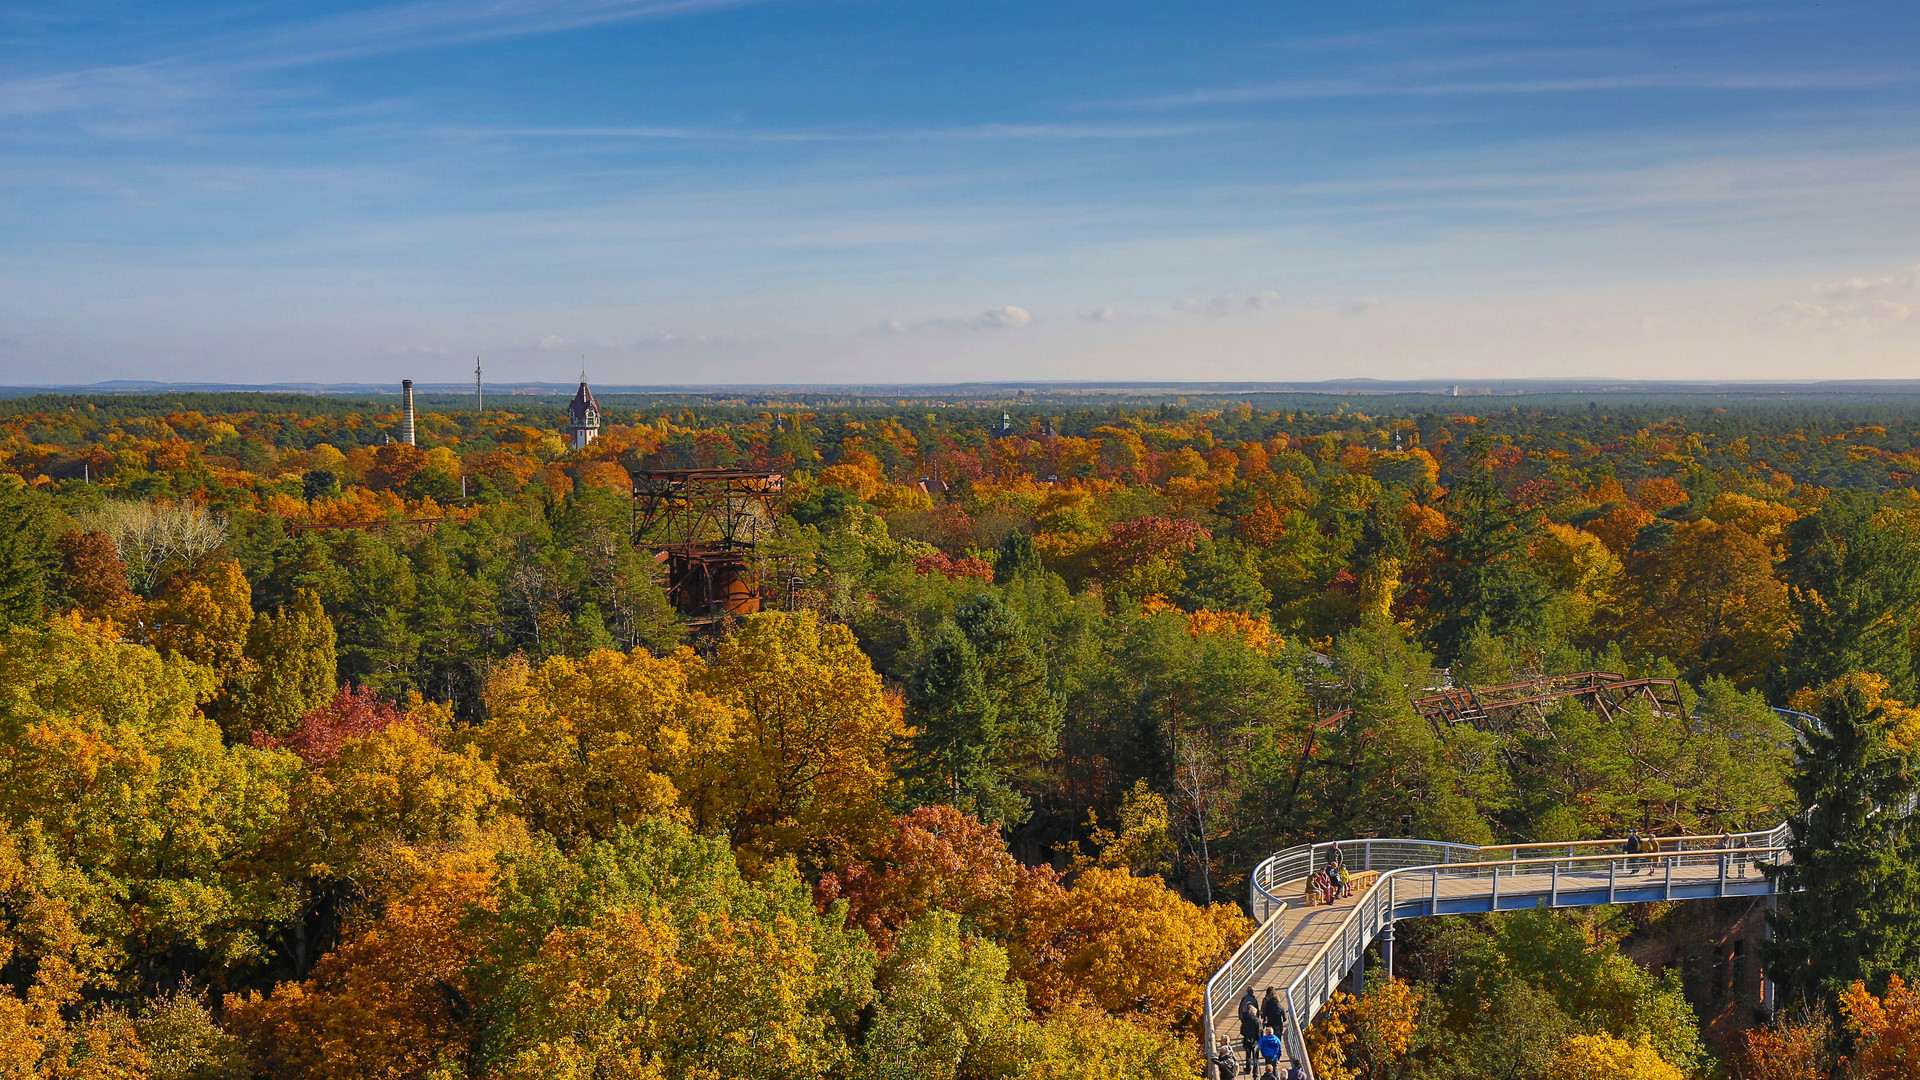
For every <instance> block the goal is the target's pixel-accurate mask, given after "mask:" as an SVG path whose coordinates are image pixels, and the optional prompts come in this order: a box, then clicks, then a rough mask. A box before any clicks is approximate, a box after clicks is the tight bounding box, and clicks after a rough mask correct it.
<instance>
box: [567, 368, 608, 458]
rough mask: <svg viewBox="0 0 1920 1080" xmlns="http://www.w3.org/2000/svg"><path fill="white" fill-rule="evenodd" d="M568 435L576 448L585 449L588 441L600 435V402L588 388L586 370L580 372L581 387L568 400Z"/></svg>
mask: <svg viewBox="0 0 1920 1080" xmlns="http://www.w3.org/2000/svg"><path fill="white" fill-rule="evenodd" d="M567 435H568V436H569V438H568V441H569V442H571V443H572V444H573V448H574V449H575V450H585V449H586V448H587V444H588V443H590V442H592V441H593V440H595V439H597V438H599V437H600V403H599V402H598V401H596V400H594V397H593V391H592V390H590V389H588V388H587V373H586V372H584V371H583V372H581V373H580V389H579V390H578V391H577V392H575V394H574V395H573V400H572V401H569V402H567Z"/></svg>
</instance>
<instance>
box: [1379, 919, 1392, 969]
mask: <svg viewBox="0 0 1920 1080" xmlns="http://www.w3.org/2000/svg"><path fill="white" fill-rule="evenodd" d="M1380 973H1381V974H1382V975H1385V976H1386V977H1387V978H1389V979H1391V978H1393V924H1392V923H1391V922H1389V923H1388V924H1387V925H1386V927H1385V928H1383V929H1382V930H1381V931H1380Z"/></svg>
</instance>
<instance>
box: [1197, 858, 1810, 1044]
mask: <svg viewBox="0 0 1920 1080" xmlns="http://www.w3.org/2000/svg"><path fill="white" fill-rule="evenodd" d="M1722 836H1725V837H1727V838H1728V840H1729V841H1730V842H1731V843H1732V846H1722V844H1721V842H1720V838H1721V837H1722ZM1656 839H1657V840H1658V842H1659V845H1660V846H1659V848H1658V849H1657V850H1651V851H1643V852H1635V853H1627V852H1616V851H1593V850H1591V849H1593V848H1612V847H1618V846H1620V845H1623V844H1625V843H1626V841H1625V840H1624V839H1607V840H1576V841H1565V842H1559V843H1553V842H1534V843H1526V844H1489V845H1483V846H1476V845H1471V844H1454V843H1448V842H1444V841H1436V840H1413V839H1404V838H1369V839H1363V840H1341V841H1329V842H1324V843H1319V844H1302V845H1298V846H1295V847H1292V848H1288V849H1286V850H1284V851H1280V852H1276V853H1275V854H1273V855H1272V856H1269V857H1268V858H1266V859H1264V860H1262V861H1261V862H1260V864H1259V865H1258V866H1256V867H1255V868H1254V873H1253V874H1252V875H1250V882H1249V892H1250V894H1251V895H1250V898H1249V899H1250V900H1251V901H1252V903H1253V906H1254V911H1255V912H1256V915H1264V918H1263V919H1262V922H1261V925H1260V928H1259V929H1258V930H1257V931H1256V932H1255V933H1254V934H1253V935H1252V936H1251V937H1249V938H1248V939H1247V941H1246V942H1244V943H1242V944H1241V946H1240V947H1239V948H1238V949H1236V950H1234V953H1233V955H1232V956H1230V957H1229V958H1228V960H1227V962H1226V963H1225V964H1224V965H1222V966H1221V968H1220V969H1219V970H1218V971H1216V972H1215V973H1214V975H1213V977H1212V978H1209V979H1208V980H1207V983H1206V986H1205V988H1204V989H1203V991H1202V1002H1201V1003H1202V1005H1203V1007H1204V1009H1205V1013H1204V1017H1205V1018H1204V1020H1203V1022H1202V1024H1203V1038H1204V1039H1205V1040H1206V1042H1205V1049H1206V1052H1207V1053H1212V1051H1213V1044H1214V1040H1215V1037H1216V1033H1215V1031H1214V1025H1213V1020H1214V1013H1215V1011H1216V1005H1215V1002H1216V1001H1218V1002H1219V1003H1220V1004H1221V1005H1224V1004H1225V1003H1226V1000H1227V999H1228V998H1231V997H1236V996H1238V995H1239V993H1240V992H1241V991H1243V990H1244V989H1245V988H1246V986H1247V985H1248V984H1249V983H1250V981H1251V980H1252V978H1253V977H1254V976H1255V975H1256V974H1257V973H1258V970H1259V968H1260V967H1261V966H1262V965H1263V964H1265V963H1266V962H1267V960H1268V959H1270V958H1271V957H1272V956H1273V955H1274V954H1275V953H1276V952H1278V951H1279V949H1280V947H1281V945H1282V943H1283V938H1284V932H1283V931H1284V924H1285V918H1284V916H1285V914H1286V912H1287V911H1288V910H1289V907H1290V905H1289V904H1288V902H1287V900H1285V899H1283V898H1282V897H1281V896H1280V895H1278V894H1277V892H1276V890H1277V891H1279V892H1284V891H1285V890H1287V889H1288V888H1289V887H1291V886H1293V885H1296V884H1297V883H1299V882H1300V881H1302V880H1303V879H1305V878H1307V877H1308V876H1310V875H1311V874H1312V872H1313V871H1314V870H1316V869H1318V868H1320V867H1322V866H1326V865H1327V864H1328V863H1329V862H1331V861H1332V860H1333V858H1334V857H1335V855H1336V853H1337V855H1338V858H1339V860H1340V861H1341V862H1342V863H1343V864H1344V865H1345V866H1347V867H1348V868H1349V869H1351V870H1359V871H1362V872H1364V871H1366V870H1375V871H1379V877H1378V878H1376V879H1375V880H1374V882H1373V883H1372V884H1371V885H1370V886H1369V887H1368V888H1367V889H1366V891H1365V893H1364V894H1363V895H1362V897H1361V899H1360V902H1359V903H1358V904H1355V905H1354V906H1353V908H1352V909H1351V910H1349V911H1348V913H1347V915H1346V916H1345V917H1344V918H1343V919H1342V920H1341V922H1340V925H1339V927H1338V929H1337V930H1336V931H1335V932H1334V933H1333V934H1332V935H1331V936H1330V937H1328V938H1326V939H1325V940H1324V941H1322V942H1321V943H1320V945H1319V947H1318V948H1316V949H1314V951H1313V952H1312V953H1311V954H1309V955H1308V956H1306V957H1305V958H1304V960H1303V961H1302V962H1301V968H1300V971H1299V973H1298V974H1297V975H1295V976H1294V978H1293V979H1292V980H1291V981H1290V982H1289V983H1288V984H1287V987H1286V989H1285V995H1286V1001H1287V1012H1288V1016H1289V1019H1290V1023H1289V1025H1288V1027H1289V1029H1290V1031H1289V1034H1288V1037H1287V1038H1288V1048H1289V1049H1288V1052H1289V1054H1291V1055H1292V1056H1293V1057H1294V1058H1295V1060H1298V1061H1301V1062H1302V1063H1303V1064H1304V1065H1305V1067H1306V1069H1307V1072H1308V1075H1309V1076H1311V1075H1312V1065H1311V1063H1310V1062H1308V1061H1307V1059H1306V1056H1305V1055H1306V1048H1305V1041H1304V1038H1303V1032H1304V1029H1305V1027H1306V1025H1308V1024H1310V1023H1311V1022H1312V1020H1313V1016H1314V1014H1316V1013H1317V1012H1319V1010H1320V1007H1321V1006H1322V1005H1324V1004H1325V1002H1326V1001H1327V1000H1328V998H1330V997H1331V996H1332V992H1333V988H1334V985H1335V984H1336V983H1337V982H1338V979H1339V977H1341V976H1344V975H1345V973H1346V972H1347V971H1348V970H1349V969H1351V968H1352V966H1353V965H1354V963H1356V962H1357V961H1358V960H1359V958H1360V956H1361V955H1362V954H1363V953H1364V952H1365V950H1366V948H1367V946H1368V945H1369V944H1371V943H1372V941H1373V939H1374V937H1375V936H1376V935H1378V934H1379V932H1380V931H1381V930H1382V929H1383V928H1384V927H1386V926H1387V925H1389V924H1390V923H1392V922H1393V921H1394V920H1395V919H1396V918H1399V917H1401V916H1398V915H1397V914H1396V912H1397V911H1398V909H1399V907H1400V905H1398V904H1397V903H1396V899H1397V898H1396V890H1397V886H1398V883H1399V882H1400V880H1401V879H1402V878H1409V879H1411V878H1412V875H1415V874H1426V875H1428V876H1430V877H1431V878H1432V879H1433V885H1432V886H1430V887H1429V889H1427V890H1423V891H1424V892H1426V893H1427V894H1428V895H1430V896H1432V897H1435V898H1436V899H1437V897H1438V890H1437V885H1438V882H1439V879H1440V876H1441V875H1445V876H1447V877H1451V878H1482V877H1486V876H1489V875H1491V877H1492V878H1493V884H1492V889H1491V890H1490V893H1491V897H1492V902H1493V906H1494V907H1495V908H1496V909H1497V908H1498V907H1499V903H1500V901H1499V896H1500V881H1501V879H1502V878H1508V879H1511V878H1514V877H1530V876H1532V875H1534V874H1545V875H1546V876H1548V878H1549V880H1550V881H1551V882H1552V883H1553V884H1552V886H1551V887H1550V888H1551V895H1552V896H1554V897H1555V898H1556V901H1557V898H1558V896H1559V890H1560V885H1559V882H1560V878H1561V875H1562V873H1563V872H1565V873H1566V874H1567V876H1569V877H1571V878H1573V879H1576V880H1577V879H1580V878H1582V877H1589V878H1590V877H1591V875H1593V874H1596V873H1598V872H1599V869H1600V868H1602V867H1606V868H1612V867H1617V866H1619V865H1620V864H1621V863H1623V862H1628V863H1631V862H1632V861H1633V860H1640V861H1641V865H1646V866H1649V867H1658V866H1661V865H1664V866H1665V867H1666V869H1667V879H1666V881H1665V883H1664V888H1665V891H1666V893H1667V894H1668V895H1669V897H1670V896H1671V894H1672V891H1673V886H1674V878H1673V872H1674V869H1675V867H1688V866H1699V865H1702V864H1703V863H1704V862H1706V861H1707V860H1715V859H1717V860H1718V861H1719V863H1720V871H1719V874H1718V875H1717V880H1718V881H1719V882H1720V892H1721V893H1722V894H1724V893H1725V890H1726V887H1727V884H1726V883H1727V881H1728V872H1729V868H1730V867H1731V866H1733V865H1735V864H1736V863H1759V862H1761V861H1763V860H1766V859H1769V858H1771V857H1773V856H1776V855H1777V854H1779V853H1780V852H1781V851H1783V850H1784V848H1785V846H1786V843H1787V842H1788V840H1789V839H1790V830H1789V827H1788V824H1787V823H1786V822H1782V823H1781V824H1779V825H1777V826H1775V827H1774V828H1771V829H1764V830H1756V831H1753V832H1740V833H1719V834H1712V835H1709V834H1704V833H1703V834H1697V835H1686V836H1669V837H1659V838H1656ZM1696 843H1701V844H1709V845H1711V846H1702V847H1690V846H1689V845H1690V844H1696ZM1546 849H1553V850H1558V851H1563V852H1565V854H1561V855H1540V856H1531V857H1526V858H1522V857H1521V854H1522V853H1523V852H1528V851H1541V850H1546ZM1580 849H1588V850H1585V851H1581V850H1580ZM1491 852H1506V853H1507V856H1506V857H1505V858H1491V859H1489V858H1486V857H1484V856H1485V855H1486V854H1488V853H1491ZM1466 853H1472V855H1477V856H1482V857H1480V858H1473V857H1471V856H1468V857H1466V858H1461V855H1464V854H1466ZM1456 860H1458V861H1456ZM1605 876H1606V878H1607V880H1608V882H1609V888H1608V898H1609V900H1608V902H1611V898H1612V895H1613V891H1612V890H1613V887H1614V885H1613V882H1615V880H1616V874H1615V873H1614V872H1613V871H1612V870H1611V869H1609V870H1608V872H1607V873H1606V874H1605ZM1691 880H1692V881H1694V882H1698V881H1699V880H1700V878H1698V877H1692V878H1691ZM1575 891H1585V892H1588V893H1591V892H1592V890H1591V888H1585V889H1580V890H1575ZM1525 895H1536V894H1535V893H1534V890H1533V889H1532V888H1531V887H1530V888H1529V889H1528V890H1527V893H1526V894H1525ZM1483 899H1484V897H1483ZM1425 913H1427V914H1433V913H1435V912H1434V911H1433V905H1432V903H1429V904H1428V905H1427V911H1426V912H1425ZM1408 917H1411V916H1408ZM1216 995H1218V996H1216Z"/></svg>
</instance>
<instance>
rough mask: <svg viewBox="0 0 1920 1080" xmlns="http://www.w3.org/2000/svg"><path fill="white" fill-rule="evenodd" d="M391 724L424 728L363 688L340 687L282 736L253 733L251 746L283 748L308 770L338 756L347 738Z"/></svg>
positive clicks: (392, 705)
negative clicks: (331, 698)
mask: <svg viewBox="0 0 1920 1080" xmlns="http://www.w3.org/2000/svg"><path fill="white" fill-rule="evenodd" d="M395 724H412V725H414V726H415V727H422V728H423V727H424V725H422V724H421V723H420V721H419V720H417V719H415V718H414V717H413V715H412V714H410V713H408V712H406V711H404V710H402V709H399V708H396V707H395V706H394V704H393V703H392V702H390V701H387V700H386V699H384V698H381V697H379V696H378V695H376V694H375V693H374V692H373V691H372V690H369V689H367V688H365V687H354V686H342V687H341V688H340V692H339V693H338V694H335V695H334V698H333V700H332V701H330V702H328V703H327V704H325V705H323V706H321V707H320V708H318V709H315V710H313V711H312V712H310V713H307V714H306V715H305V716H302V717H301V718H300V723H299V725H298V726H296V727H295V728H294V729H293V730H292V731H290V732H288V733H287V734H285V735H269V734H267V733H266V732H264V731H256V732H254V733H253V738H252V742H253V745H255V746H257V747H260V748H261V749H263V750H271V749H275V748H279V747H284V748H286V749H288V750H291V751H293V752H294V754H295V756H297V757H298V758H299V759H300V760H301V761H304V762H306V763H307V766H308V767H309V768H314V767H317V766H320V765H324V764H326V763H327V762H329V761H332V760H333V758H334V756H335V755H337V754H339V753H340V747H341V746H342V745H343V744H345V743H346V741H347V740H348V739H357V738H360V737H361V736H364V735H372V734H373V733H375V732H377V731H385V730H386V729H387V728H389V727H392V726H393V725H395Z"/></svg>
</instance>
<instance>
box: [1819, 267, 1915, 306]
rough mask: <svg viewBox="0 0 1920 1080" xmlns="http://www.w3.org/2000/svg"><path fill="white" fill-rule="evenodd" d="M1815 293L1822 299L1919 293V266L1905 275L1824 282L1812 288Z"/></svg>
mask: <svg viewBox="0 0 1920 1080" xmlns="http://www.w3.org/2000/svg"><path fill="white" fill-rule="evenodd" d="M1813 291H1814V292H1815V293H1818V294H1819V295H1820V296H1823V297H1849V298H1852V297H1862V296H1873V295H1876V294H1879V293H1889V292H1920V266H1916V267H1914V268H1913V269H1911V270H1908V271H1906V272H1905V273H1900V274H1890V275H1887V276H1885V277H1855V278H1846V279H1844V280H1841V281H1824V282H1821V283H1820V284H1819V285H1816V286H1814V290H1813Z"/></svg>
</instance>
